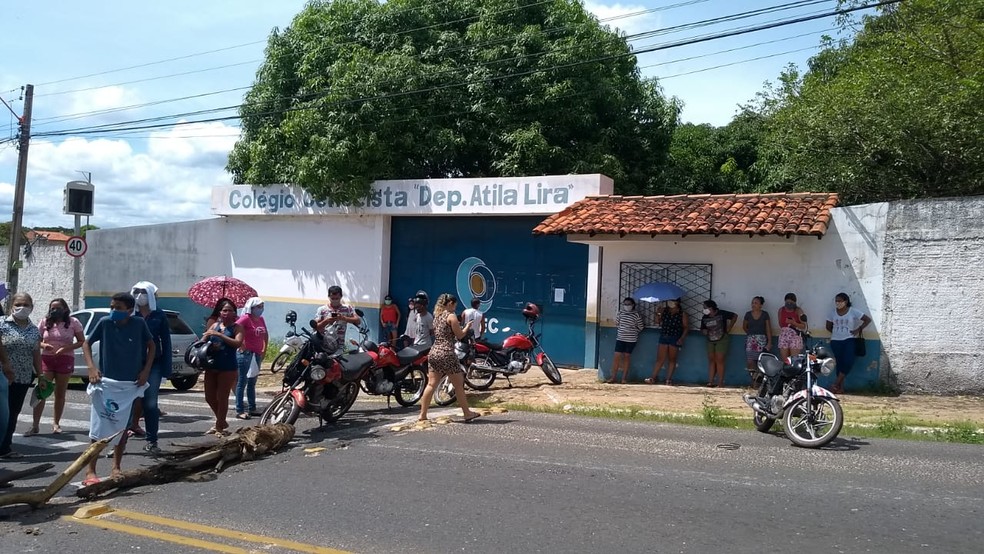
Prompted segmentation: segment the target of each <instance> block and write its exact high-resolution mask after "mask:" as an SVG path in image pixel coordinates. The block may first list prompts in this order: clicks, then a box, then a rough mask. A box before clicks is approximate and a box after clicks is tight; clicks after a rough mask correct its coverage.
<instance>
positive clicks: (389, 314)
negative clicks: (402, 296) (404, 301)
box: [379, 294, 400, 344]
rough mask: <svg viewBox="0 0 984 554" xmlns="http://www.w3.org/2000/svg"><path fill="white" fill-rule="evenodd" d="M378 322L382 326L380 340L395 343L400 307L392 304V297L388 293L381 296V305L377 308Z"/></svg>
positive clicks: (398, 326)
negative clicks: (383, 296)
mask: <svg viewBox="0 0 984 554" xmlns="http://www.w3.org/2000/svg"><path fill="white" fill-rule="evenodd" d="M379 324H380V325H381V326H382V333H380V335H379V336H380V337H382V340H388V341H390V344H396V338H397V331H396V330H397V329H399V328H400V309H399V308H397V307H396V304H393V297H392V296H390V295H388V294H387V295H386V297H385V298H383V307H382V308H380V309H379Z"/></svg>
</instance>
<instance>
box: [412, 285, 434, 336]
mask: <svg viewBox="0 0 984 554" xmlns="http://www.w3.org/2000/svg"><path fill="white" fill-rule="evenodd" d="M413 309H414V311H413V313H411V314H410V317H408V318H407V336H408V337H410V338H412V339H413V343H412V344H411V346H413V347H414V348H417V349H423V348H430V347H431V345H432V344H434V316H433V315H431V314H430V313H428V312H427V299H426V298H425V297H423V296H415V297H414V298H413Z"/></svg>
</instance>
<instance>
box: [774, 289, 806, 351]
mask: <svg viewBox="0 0 984 554" xmlns="http://www.w3.org/2000/svg"><path fill="white" fill-rule="evenodd" d="M778 318H779V319H778V321H779V329H780V330H779V359H781V360H785V359H787V358H789V357H790V356H796V355H797V354H801V353H803V336H802V335H801V334H800V332H801V331H806V314H805V313H803V309H802V308H800V307H799V306H797V305H796V295H795V294H793V293H791V292H790V293H787V294H786V298H785V303H784V304H783V306H782V307H780V308H779V313H778Z"/></svg>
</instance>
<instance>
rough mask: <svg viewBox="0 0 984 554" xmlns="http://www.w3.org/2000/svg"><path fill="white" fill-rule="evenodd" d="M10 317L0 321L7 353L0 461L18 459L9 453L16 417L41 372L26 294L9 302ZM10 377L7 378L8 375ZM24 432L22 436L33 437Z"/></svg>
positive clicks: (38, 345) (37, 340)
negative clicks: (4, 411)
mask: <svg viewBox="0 0 984 554" xmlns="http://www.w3.org/2000/svg"><path fill="white" fill-rule="evenodd" d="M11 306H12V309H11V310H10V315H9V316H7V317H5V318H3V321H2V322H0V342H2V343H3V345H4V348H5V349H6V351H7V358H8V360H7V362H5V363H4V366H3V371H4V373H5V374H6V375H7V377H8V379H9V380H10V381H9V384H8V385H7V408H8V409H7V414H8V416H7V417H8V419H7V425H6V426H5V427H4V429H3V431H4V433H3V438H2V440H0V458H19V457H20V454H19V453H18V452H15V451H14V450H12V448H11V447H12V444H13V438H14V430H15V429H16V428H17V416H19V415H20V412H21V409H22V408H23V407H24V399H25V398H26V397H27V393H28V391H29V390H30V389H31V384H33V383H34V379H38V380H40V379H43V378H44V377H43V375H42V371H41V331H40V330H39V329H38V326H37V325H35V324H33V323H31V312H32V311H33V310H34V300H33V299H32V298H31V295H30V294H27V293H26V292H18V293H15V294H14V295H13V298H12V299H11ZM11 373H12V374H13V376H12V377H11V375H10V374H11ZM36 432H37V431H36V430H35V432H34V433H32V432H31V431H28V432H26V433H24V436H25V437H27V436H30V435H33V434H36Z"/></svg>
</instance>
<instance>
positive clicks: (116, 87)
mask: <svg viewBox="0 0 984 554" xmlns="http://www.w3.org/2000/svg"><path fill="white" fill-rule="evenodd" d="M785 3H788V0H765V1H748V0H691V1H689V2H688V1H686V0H663V1H656V0H644V1H638V2H625V3H604V2H599V1H592V2H587V3H586V4H585V5H586V6H587V7H588V9H589V10H590V11H591V12H593V13H594V14H596V15H597V16H598V17H599V19H602V20H603V21H606V20H607V24H609V25H611V26H613V27H618V28H619V29H620V30H622V31H623V32H625V33H626V34H629V35H631V34H634V33H640V32H643V31H650V30H657V29H667V28H669V27H673V26H678V25H683V24H687V23H692V22H696V21H702V20H707V19H709V18H715V17H721V16H726V15H730V14H736V13H740V12H745V11H749V10H756V9H762V8H767V7H770V6H776V5H778V4H785ZM304 4H305V2H304V1H301V0H277V1H276V2H244V1H235V2H234V1H231V0H205V1H198V2H190V1H187V0H172V1H170V2H132V1H122V0H103V1H100V2H77V1H71V0H45V1H38V2H23V3H19V4H17V5H16V6H10V7H8V8H6V9H5V10H4V23H5V24H4V30H3V33H2V34H0V51H2V52H4V53H5V55H4V57H3V61H2V64H0V97H2V98H3V99H4V100H6V101H7V102H8V103H11V104H12V107H13V108H14V110H15V111H17V112H18V113H20V112H21V111H22V110H23V102H21V101H19V100H18V95H19V88H20V87H21V85H23V84H25V83H32V84H34V85H35V100H34V127H33V132H34V134H35V135H37V134H39V133H43V132H45V131H56V130H61V129H72V128H77V127H82V126H89V125H98V124H103V123H114V122H119V121H129V120H135V119H144V118H150V117H157V116H162V115H170V114H177V113H185V112H192V111H195V110H204V109H209V108H215V107H221V106H231V105H235V104H237V103H239V102H241V101H242V97H243V95H244V94H245V92H246V90H245V87H248V86H249V85H250V84H251V83H252V81H253V77H254V75H255V72H256V69H257V68H258V67H259V64H260V60H261V59H262V58H263V48H264V45H265V39H266V37H267V36H268V35H269V33H270V31H271V30H272V29H273V28H274V27H280V28H283V27H286V26H288V25H289V24H290V22H291V19H292V18H293V16H294V15H295V14H296V13H297V12H298V11H300V10H301V8H302V7H303V6H304ZM677 4H686V5H683V6H679V7H672V6H674V5H677ZM836 4H837V2H836V1H835V0H829V1H824V2H822V3H816V4H813V5H808V6H800V7H797V8H795V9H789V10H786V11H781V12H777V13H771V14H763V15H760V16H757V17H753V18H748V19H743V20H740V21H733V22H723V23H720V24H717V25H711V26H706V27H702V28H697V29H690V30H684V31H678V32H672V33H666V34H663V35H660V36H654V37H652V38H646V39H641V40H637V41H633V42H632V44H633V45H634V47H635V48H637V49H639V48H644V47H646V46H650V45H656V44H664V43H669V42H676V41H681V40H686V39H688V38H691V37H696V36H701V35H706V34H709V33H717V32H722V31H727V30H732V29H735V28H738V27H744V26H751V25H758V24H762V23H766V22H769V21H775V20H779V19H786V18H793V17H800V16H805V15H809V14H814V13H820V12H824V11H829V10H831V9H833V8H834V7H836ZM653 8H664V9H662V10H660V11H655V12H653V13H648V14H644V15H632V16H631V17H620V16H625V15H627V14H629V15H631V14H635V13H636V12H639V11H642V10H647V9H653ZM613 17H614V18H616V19H609V18H613ZM834 27H835V22H834V20H833V18H826V19H822V20H817V21H812V22H807V23H799V24H796V25H789V26H786V27H780V28H777V29H772V30H768V31H761V32H756V33H750V34H747V35H743V36H738V37H731V38H725V39H720V40H714V41H709V42H704V43H702V44H695V45H690V46H682V47H678V48H671V49H668V50H663V51H659V52H652V53H647V54H642V55H640V56H639V58H638V64H639V66H640V67H641V68H642V71H643V74H644V75H647V76H656V77H659V78H660V80H661V83H662V85H663V88H664V90H665V92H666V94H667V95H669V96H675V97H677V98H679V99H680V100H681V101H682V102H683V104H684V110H683V116H682V119H683V121H689V122H695V123H711V124H714V125H724V124H726V123H727V122H728V121H729V120H730V119H731V117H732V116H733V115H734V113H735V111H736V109H737V106H738V105H739V104H741V103H744V102H747V101H748V100H749V99H751V98H752V97H754V95H755V93H756V92H758V91H760V90H761V89H762V85H763V83H764V82H765V81H766V80H774V79H775V78H776V76H777V75H778V74H779V72H780V71H781V70H782V68H783V67H784V66H785V65H786V64H787V63H790V62H792V63H795V64H797V65H799V66H801V67H803V66H804V65H805V62H806V60H807V59H808V58H809V57H810V56H811V55H813V54H814V53H816V51H817V49H816V46H817V45H818V43H819V41H820V37H821V35H822V34H824V33H826V34H830V35H832V36H837V32H836V31H835V30H833V28H834ZM765 42H769V43H768V44H762V43H765ZM212 50H220V51H218V52H212V53H208V54H201V55H196V54H200V53H202V52H207V51H212ZM185 56H187V57H185ZM176 57H184V58H183V59H179V60H174V61H168V62H164V63H151V62H157V61H160V60H166V59H170V58H176ZM754 58H761V59H757V60H753V59H754ZM148 63H150V65H145V66H144V67H139V68H134V69H128V70H124V71H114V70H117V69H120V68H125V67H130V66H134V65H142V64H148ZM717 66H726V67H717ZM104 72H105V73H104ZM97 73H103V74H100V75H93V74H97ZM181 73H184V75H178V74H181ZM229 89H238V90H230V91H229V92H223V93H218V94H215V93H216V91H225V90H229ZM192 95H205V96H200V97H198V98H189V99H187V100H182V101H169V100H172V99H175V98H181V97H186V96H192ZM158 101H167V102H163V103H159V104H155V105H151V106H143V107H139V108H130V109H121V108H126V107H127V106H134V105H139V104H149V103H155V102H158ZM0 110H2V113H0V140H2V139H5V138H8V137H10V136H12V135H13V133H14V132H15V129H16V122H15V121H14V119H13V117H12V116H11V115H10V114H9V112H7V111H6V108H3V106H0ZM92 112H97V113H92ZM234 113H235V112H233V111H229V112H223V113H221V114H218V115H233V114H234ZM202 117H213V116H212V115H208V116H202ZM187 119H194V118H187ZM236 126H237V123H236V122H235V121H225V122H215V123H208V124H197V125H188V126H182V127H176V128H170V129H168V128H165V129H157V130H153V131H143V132H138V133H131V134H130V135H124V134H119V135H109V136H103V137H99V138H95V137H92V136H88V137H72V138H64V137H62V138H57V139H53V138H40V137H39V138H36V139H35V140H33V141H32V143H31V147H30V157H29V160H30V164H29V168H28V177H27V195H26V200H25V212H24V213H25V215H24V223H25V225H26V226H42V225H62V226H66V227H69V226H71V225H72V219H73V218H72V216H67V215H64V214H62V213H61V202H62V190H63V188H64V184H65V182H66V181H71V180H75V179H81V178H82V176H81V174H80V173H79V171H86V172H91V173H92V179H93V183H94V184H95V185H96V198H95V201H96V204H95V215H94V216H93V217H92V219H91V223H92V224H94V225H98V226H100V227H119V226H126V225H138V224H148V223H161V222H169V221H184V220H191V219H199V218H203V217H209V216H210V215H211V214H210V211H209V198H210V196H209V190H210V188H211V187H212V186H213V185H217V184H227V183H229V182H230V179H229V176H228V175H227V174H226V173H225V171H224V169H223V168H224V166H225V161H226V156H227V154H228V152H229V150H230V148H231V147H232V145H233V144H234V142H235V140H236V137H237V136H238V130H237V128H236ZM16 158H17V151H16V149H15V148H14V147H13V145H12V144H10V143H6V144H0V220H9V218H10V214H11V211H12V202H13V182H14V177H15V173H16Z"/></svg>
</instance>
